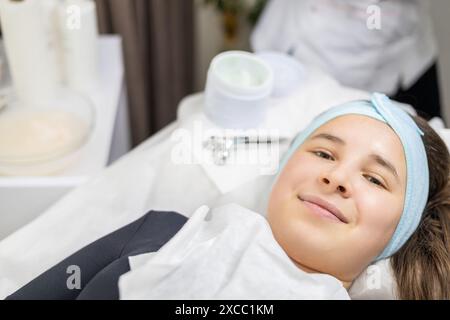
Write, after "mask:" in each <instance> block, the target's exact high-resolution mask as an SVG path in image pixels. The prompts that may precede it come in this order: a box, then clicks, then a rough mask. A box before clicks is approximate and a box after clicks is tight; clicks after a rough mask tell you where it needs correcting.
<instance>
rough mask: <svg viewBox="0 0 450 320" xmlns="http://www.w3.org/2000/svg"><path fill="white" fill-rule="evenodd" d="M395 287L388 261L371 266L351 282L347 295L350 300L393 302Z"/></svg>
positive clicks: (384, 260) (381, 261)
mask: <svg viewBox="0 0 450 320" xmlns="http://www.w3.org/2000/svg"><path fill="white" fill-rule="evenodd" d="M395 290H396V285H395V279H394V276H393V273H392V268H391V264H390V259H383V260H380V261H378V262H376V263H374V264H371V265H370V266H369V267H368V268H367V269H366V270H364V271H363V272H362V273H361V274H360V275H359V277H358V278H356V280H355V281H353V284H352V286H351V287H350V290H349V291H348V294H349V295H350V297H351V298H352V299H355V300H359V299H367V300H394V299H397V298H396V295H395Z"/></svg>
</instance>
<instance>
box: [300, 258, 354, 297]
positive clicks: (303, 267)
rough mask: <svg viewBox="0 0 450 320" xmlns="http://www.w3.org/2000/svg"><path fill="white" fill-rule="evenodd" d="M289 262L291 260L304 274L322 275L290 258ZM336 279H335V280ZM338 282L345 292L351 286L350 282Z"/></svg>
mask: <svg viewBox="0 0 450 320" xmlns="http://www.w3.org/2000/svg"><path fill="white" fill-rule="evenodd" d="M291 260H292V262H294V264H295V265H296V266H297V267H298V268H299V269H301V270H303V271H304V272H306V273H323V272H320V271H318V270H314V269H311V268H309V267H307V266H305V265H303V264H301V263H299V262H297V261H295V260H294V259H292V258H291ZM336 279H337V278H336ZM338 280H339V281H340V282H341V283H342V285H343V286H344V288H345V289H346V290H348V289H349V288H350V286H351V284H352V283H351V282H348V281H342V280H340V279H338Z"/></svg>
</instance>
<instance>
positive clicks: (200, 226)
mask: <svg viewBox="0 0 450 320" xmlns="http://www.w3.org/2000/svg"><path fill="white" fill-rule="evenodd" d="M208 213H209V215H208ZM207 215H208V216H207ZM130 266H131V271H130V272H128V273H126V274H124V275H122V276H121V277H120V279H119V291H120V298H121V299H349V296H348V294H347V291H346V290H345V288H344V287H343V286H342V283H341V282H340V281H339V280H337V279H336V278H334V277H332V276H330V275H326V274H310V273H306V272H304V271H302V270H301V269H299V268H298V267H297V266H296V265H295V264H294V263H293V262H292V260H291V259H290V258H289V257H288V256H287V254H286V253H285V252H284V250H283V249H282V248H281V247H280V245H279V244H278V243H277V241H276V240H275V238H274V237H273V235H272V232H271V229H270V226H269V224H268V222H267V220H266V219H265V218H264V217H263V216H261V215H260V214H258V213H255V212H253V211H251V210H248V209H246V208H244V207H241V206H239V205H237V204H229V205H225V206H222V207H218V208H216V209H213V210H210V209H209V208H208V207H207V206H202V207H200V208H199V209H197V210H196V212H195V213H194V214H193V215H192V217H191V218H190V219H189V220H188V221H187V222H186V224H185V225H184V226H183V228H182V229H181V230H180V231H179V232H178V233H177V234H176V235H175V236H174V237H173V238H172V239H171V240H170V241H169V242H168V243H166V244H165V245H164V246H163V247H162V248H161V249H160V250H159V251H158V252H157V253H149V254H143V255H140V256H136V257H130Z"/></svg>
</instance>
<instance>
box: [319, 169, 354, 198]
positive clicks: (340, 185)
mask: <svg viewBox="0 0 450 320" xmlns="http://www.w3.org/2000/svg"><path fill="white" fill-rule="evenodd" d="M320 182H321V183H322V185H324V186H325V187H326V188H328V189H329V190H330V191H338V192H339V193H341V194H342V195H344V196H348V195H349V193H350V186H349V185H348V181H347V179H346V176H345V174H343V173H337V172H336V171H333V172H329V173H325V174H322V176H321V177H320Z"/></svg>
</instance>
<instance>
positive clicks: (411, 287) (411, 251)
mask: <svg viewBox="0 0 450 320" xmlns="http://www.w3.org/2000/svg"><path fill="white" fill-rule="evenodd" d="M413 118H414V121H415V122H416V124H417V125H418V126H419V127H420V128H421V129H422V131H423V132H424V133H425V135H424V136H422V140H423V142H424V145H425V150H426V153H427V158H428V167H429V171H430V188H429V194H428V200H427V205H426V207H425V210H424V212H423V214H422V219H421V221H420V224H419V226H418V228H417V230H416V231H415V232H414V233H413V235H412V236H411V238H410V239H409V240H408V241H407V242H406V243H405V245H404V246H403V247H402V248H400V250H399V251H398V252H396V253H395V254H394V255H393V256H392V257H391V266H392V270H393V273H394V276H395V280H396V283H397V290H396V291H397V292H396V293H397V297H398V298H399V299H450V185H449V177H450V156H449V152H448V149H447V147H446V145H445V143H444V142H443V141H442V139H441V138H440V137H439V135H438V134H437V133H436V132H435V131H434V130H433V129H432V128H431V127H430V126H429V125H428V123H427V121H426V120H424V119H423V118H421V117H413Z"/></svg>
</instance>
